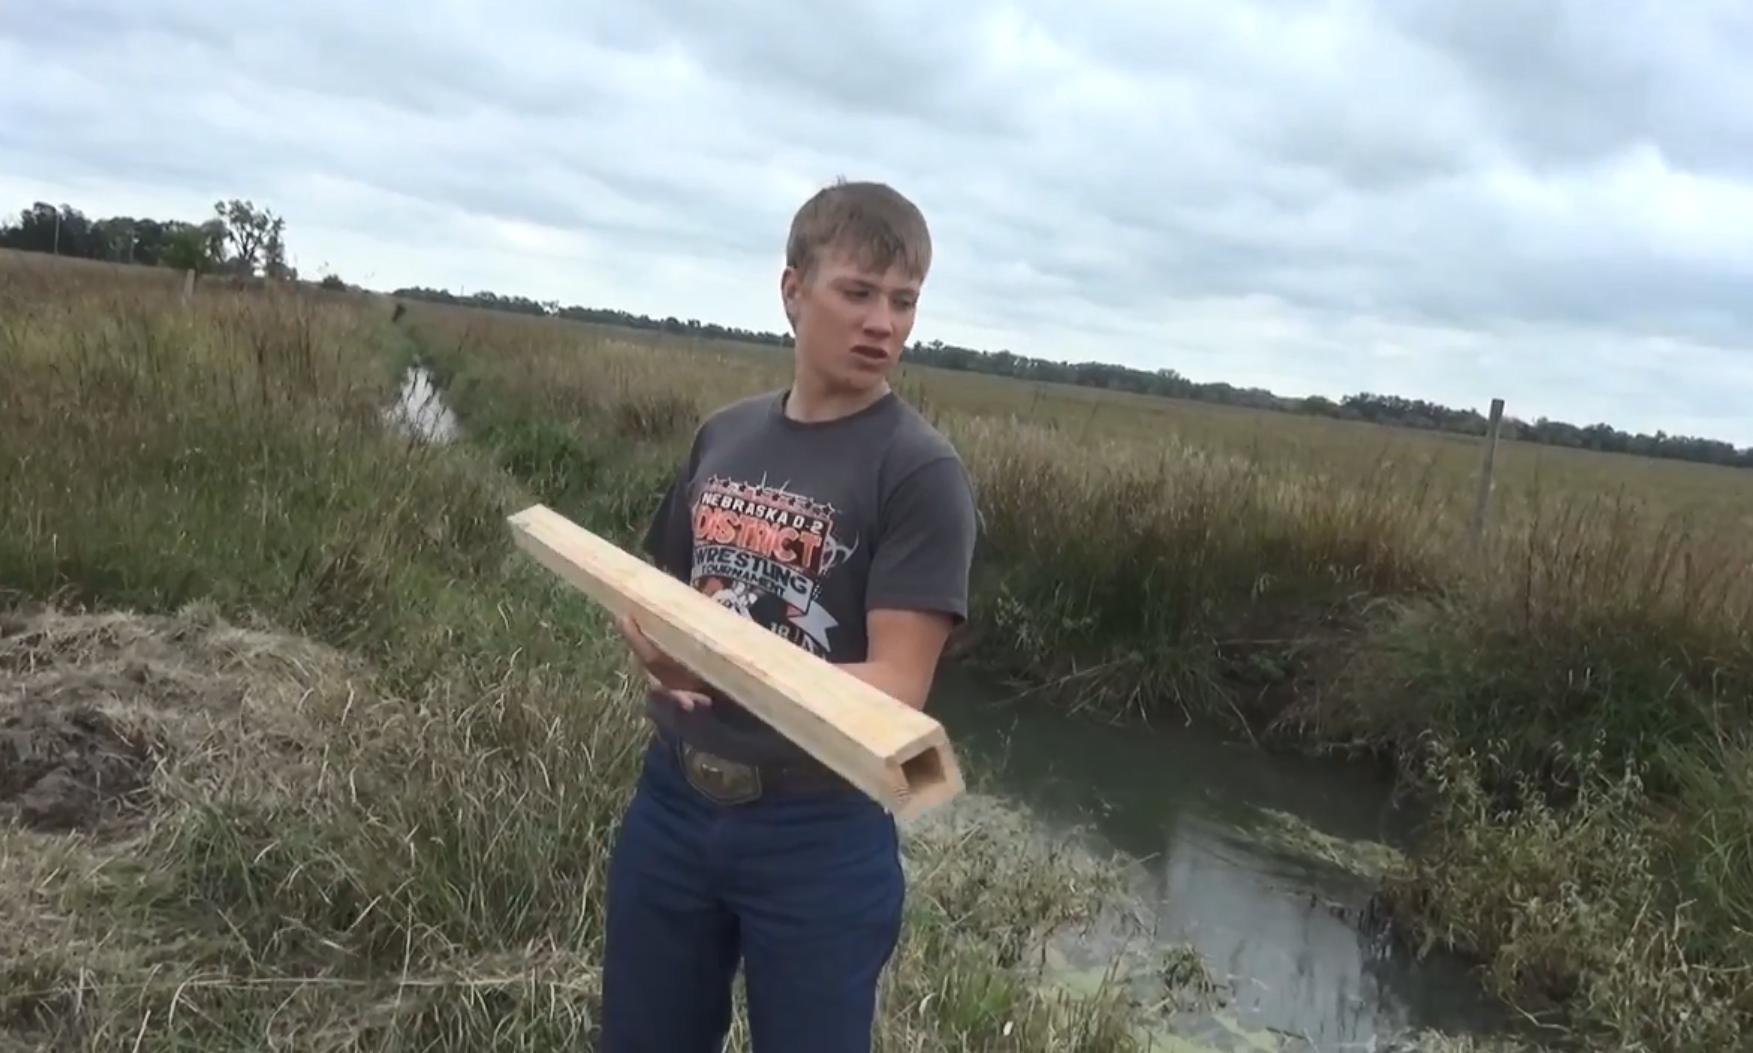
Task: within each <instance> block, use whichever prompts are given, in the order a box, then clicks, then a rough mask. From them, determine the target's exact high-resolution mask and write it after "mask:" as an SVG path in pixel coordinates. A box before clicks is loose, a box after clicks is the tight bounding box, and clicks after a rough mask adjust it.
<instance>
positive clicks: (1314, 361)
mask: <svg viewBox="0 0 1753 1053" xmlns="http://www.w3.org/2000/svg"><path fill="white" fill-rule="evenodd" d="M1748 55H1753V4H1748V3H1745V2H1743V0H1668V2H1667V3H1664V4H1661V5H1658V4H1657V3H1656V2H1654V0H1615V2H1614V3H1612V4H1606V3H1595V4H1592V5H1584V4H1583V3H1581V2H1580V0H1577V2H1572V0H1182V2H1178V3H1173V4H1169V3H1159V2H1146V0H1079V2H1078V3H1075V4H1067V3H1063V2H1061V0H1018V2H1014V3H988V2H985V0H961V2H959V3H947V2H944V0H929V2H928V0H881V2H877V0H834V2H833V3H826V2H824V3H820V4H813V3H803V2H801V0H588V2H583V3H562V2H560V0H495V2H493V3H485V2H480V0H474V2H463V0H427V2H424V3H414V2H412V0H374V2H373V3H369V4H352V3H349V4H345V5H344V4H343V3H341V2H340V0H302V2H301V3H297V4H286V3H283V2H272V3H270V2H268V0H231V2H229V3H225V4H216V3H210V2H207V0H53V2H51V3H40V4H29V3H25V2H24V0H0V69H4V70H6V71H7V72H6V76H5V77H3V78H0V209H4V210H7V211H14V210H17V209H21V208H24V207H26V206H28V205H30V204H31V203H32V202H34V201H38V200H43V201H49V202H51V203H55V204H60V203H68V204H72V205H74V206H76V207H78V208H81V209H82V210H84V211H85V212H86V213H87V214H90V215H94V216H101V215H112V214H132V215H152V216H155V217H159V218H173V217H175V218H187V219H202V218H206V217H207V216H209V215H211V212H212V206H213V203H214V201H215V200H217V199H219V198H221V197H225V198H230V197H242V198H246V199H249V200H252V201H254V202H256V203H257V204H258V205H261V206H264V207H267V208H269V209H271V210H272V211H274V212H275V213H277V214H279V215H280V216H282V217H284V218H285V219H286V222H287V238H288V242H289V247H290V257H291V262H292V263H293V264H294V265H295V266H297V267H298V268H299V270H300V272H301V273H302V274H304V275H306V276H315V275H318V274H322V273H330V272H332V273H337V274H339V275H340V276H341V277H343V278H344V279H346V280H348V281H350V282H354V283H360V284H364V285H367V286H370V287H372V288H379V289H390V288H395V287H400V286H407V285H423V286H429V287H437V288H447V289H450V290H452V291H459V292H463V291H467V292H473V291H482V290H492V291H495V292H500V293H505V294H521V295H526V296H530V297H533V298H536V299H539V300H548V299H553V300H558V301H560V302H562V303H565V304H580V305H584V306H592V307H615V308H621V309H625V310H630V311H634V312H639V313H644V314H652V315H658V316H664V315H675V316H678V317H683V318H687V317H695V318H700V319H702V320H710V321H714V322H720V323H724V324H728V325H737V326H745V327H750V328H757V329H767V330H774V331H778V330H781V329H783V328H784V324H785V323H784V318H783V315H782V313H781V311H780V304H779V295H778V274H779V270H780V268H781V266H782V263H783V250H784V241H785V234H786V229H787V226H788V224H789V222H790V219H791V215H792V213H793V212H794V211H795V210H796V208H797V206H798V205H800V204H801V203H802V202H803V200H804V199H805V198H807V197H808V196H809V195H810V194H811V193H812V192H814V191H815V190H816V189H817V188H819V187H820V186H823V185H825V184H827V183H829V182H831V181H833V180H834V179H835V178H836V177H841V176H844V177H847V178H853V179H858V178H871V179H881V180H886V181H888V182H891V183H892V184H894V185H895V186H896V187H897V188H899V189H900V190H901V191H902V192H903V193H905V194H907V195H908V196H909V197H911V198H912V199H913V200H914V201H916V202H917V203H918V204H919V205H920V207H921V208H922V209H923V210H924V212H925V214H926V216H927V219H928V220H929V222H930V224H931V229H932V236H933V242H934V263H933V267H932V272H931V275H930V277H929V279H928V281H927V283H926V287H925V295H924V297H923V299H922V301H921V305H920V319H919V323H918V327H917V328H916V329H915V332H914V335H915V337H916V338H917V339H921V340H934V339H936V340H944V341H946V342H950V343H956V344H962V345H965V346H971V347H981V348H986V349H989V350H998V349H1001V348H1008V349H1010V350H1013V351H1016V352H1018V353H1022V354H1028V355H1036V356H1040V357H1044V358H1051V359H1068V360H1073V361H1079V360H1089V359H1096V360H1102V361H1110V362H1121V363H1125V364H1128V365H1133V366H1137V367H1141V368H1146V369H1156V368H1164V367H1166V368H1171V369H1175V370H1177V371H1179V372H1181V373H1182V374H1184V375H1186V376H1188V377H1190V378H1192V379H1195V380H1200V381H1228V382H1230V383H1233V384H1238V385H1243V386H1259V387H1265V388H1269V389H1271V390H1273V391H1276V392H1278V393H1279V394H1283V395H1309V394H1321V395H1326V396H1329V397H1338V396H1341V395H1344V394H1347V393H1350V392H1355V391H1360V390H1368V391H1375V392H1380V393H1391V394H1398V395H1404V396H1408V397H1414V398H1427V399H1432V400H1435V401H1438V402H1442V403H1445V404H1447V405H1451V406H1456V407H1465V406H1472V407H1477V408H1481V409H1483V408H1484V407H1485V406H1486V405H1487V404H1488V403H1489V401H1490V400H1491V398H1492V397H1494V396H1501V397H1503V398H1504V399H1505V400H1506V403H1507V411H1508V412H1509V413H1511V414H1513V415H1515V416H1519V417H1522V418H1524V419H1529V420H1532V419H1534V418H1536V417H1540V416H1548V417H1555V418H1560V419H1566V420H1570V421H1572V422H1574V423H1579V424H1583V423H1590V422H1594V421H1602V420H1604V421H1606V422H1608V423H1611V424H1613V425H1615V426H1617V427H1621V428H1625V429H1628V430H1634V431H1655V430H1657V429H1662V430H1665V431H1667V432H1669V433H1686V434H1695V435H1706V436H1709V437H1713V438H1720V439H1726V440H1729V441H1731V442H1735V443H1737V444H1738V445H1753V412H1748V411H1747V407H1749V406H1753V106H1749V105H1748V104H1747V100H1749V99H1753V61H1747V56H1748Z"/></svg>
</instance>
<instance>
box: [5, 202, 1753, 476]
mask: <svg viewBox="0 0 1753 1053" xmlns="http://www.w3.org/2000/svg"><path fill="white" fill-rule="evenodd" d="M0 248H7V249H15V250H20V251H24V252H42V253H54V254H58V255H62V256H75V257H81V258H84V259H93V260H108V261H112V262H116V263H133V264H140V265H145V266H166V267H174V268H176V269H178V270H193V271H195V272H197V273H199V274H213V273H217V274H236V275H251V276H258V275H259V276H263V277H268V278H284V279H294V278H296V277H297V276H298V275H297V272H296V271H295V270H294V269H293V268H292V267H291V266H289V265H288V264H287V263H286V223H285V221H284V220H283V219H282V218H280V217H279V216H276V215H275V214H273V213H272V212H270V211H268V210H267V209H265V208H260V207H258V206H256V205H255V204H254V203H252V202H249V201H245V200H238V199H232V200H227V201H219V202H216V203H215V204H214V206H213V215H211V216H208V217H205V218H203V219H201V220H195V221H189V220H175V219H170V220H161V219H151V218H136V217H133V216H111V217H106V218H101V219H93V218H91V217H88V216H87V215H85V214H84V213H83V212H81V211H79V210H78V209H76V208H73V207H71V206H69V205H61V206H59V207H57V206H54V205H49V204H45V203H42V202H38V203H36V204H34V205H32V206H31V207H30V208H27V209H24V210H22V211H21V212H19V213H18V214H17V216H16V218H14V219H11V220H8V221H5V222H3V223H0ZM322 284H324V285H326V286H331V287H337V288H339V287H344V285H343V283H342V282H341V280H340V279H339V278H338V277H336V276H334V275H329V276H326V277H325V278H324V279H323V282H322ZM393 295H395V296H397V297H400V298H403V299H409V300H426V301H430V302H436V303H447V304H455V305H459V306H469V307H478V308H484V309H487V310H495V311H508V312H512V313H516V314H527V315H540V316H544V317H558V318H565V319H570V320H573V321H580V322H590V323H594V324H598V325H610V326H618V327H622V328H626V329H636V330H644V331H647V332H659V333H670V334H674V335H677V336H686V337H691V338H694V339H700V340H724V341H729V342H734V343H739V344H750V345H756V346H766V347H773V348H786V347H790V346H791V335H790V334H789V333H777V332H769V331H765V330H753V329H739V328H735V327H732V326H724V325H719V324H717V323H714V322H702V321H699V320H698V319H693V318H690V319H686V320H683V319H679V318H675V317H667V318H652V317H648V316H646V315H642V314H633V313H631V312H628V311H620V310H615V309H613V308H602V307H579V306H570V307H563V306H561V305H560V304H559V303H557V302H555V301H551V300H549V301H537V300H533V299H530V298H529V297H526V296H506V295H503V294H500V293H492V292H480V293H472V294H468V295H459V294H455V293H451V292H448V291H446V290H442V289H427V288H420V287H413V288H405V289H397V290H395V292H394V293H393ZM907 353H908V355H909V357H910V358H911V360H912V361H915V362H918V363H921V364H923V365H929V366H935V367H938V368H941V369H955V370H961V371H964V372H969V373H984V374H987V375H991V376H1002V377H1012V378H1015V379H1018V380H1025V381H1033V382H1037V383H1049V384H1069V385H1074V386H1078V387H1086V388H1095V389H1101V390H1105V391H1125V392H1132V393H1134V394H1138V395H1150V396H1157V397H1161V398H1176V399H1191V400H1196V401H1200V402H1210V403H1215V404H1218V405H1224V406H1240V407H1246V408H1249V409H1260V410H1271V411H1273V412H1278V413H1300V414H1303V415H1306V416H1315V417H1330V418H1333V419H1335V420H1353V421H1367V422H1370V423H1374V424H1386V425H1393V426H1395V427H1401V428H1415V429H1419V430H1424V431H1438V432H1450V433H1454V434H1458V435H1484V434H1485V432H1486V428H1487V421H1486V418H1485V415H1484V414H1483V413H1481V412H1479V411H1478V410H1476V409H1453V408H1451V407H1448V406H1444V405H1440V404H1438V403H1435V402H1429V401H1426V400H1424V399H1408V398H1402V397H1400V396H1398V395H1382V394H1377V393H1375V392H1368V391H1365V392H1359V393H1357V394H1354V395H1347V396H1345V397H1344V398H1341V399H1338V400H1337V401H1335V400H1333V399H1328V398H1323V397H1321V396H1319V395H1312V396H1307V397H1301V398H1298V397H1289V396H1283V395H1277V394H1274V393H1273V392H1271V391H1267V390H1266V389H1264V388H1241V387H1236V386H1235V385H1233V384H1225V383H1222V382H1216V383H1209V382H1200V381H1194V380H1190V379H1188V378H1187V377H1184V376H1182V375H1181V374H1180V373H1179V372H1177V371H1175V370H1173V369H1156V370H1144V369H1135V368H1133V367H1131V366H1123V365H1117V364H1115V363H1111V362H1058V361H1053V360H1050V359H1044V358H1037V357H1034V356H1030V355H1021V354H1017V353H1016V352H1014V351H1008V350H1003V351H984V350H980V349H976V348H969V347H959V346H957V345H954V344H946V343H944V342H943V341H941V340H933V341H930V342H922V343H915V344H914V345H913V346H912V347H911V348H909V349H908V352H907ZM1503 434H1504V437H1505V438H1510V439H1518V440H1520V441H1522V442H1532V443H1540V444H1543V445H1547V446H1561V447H1568V448H1571V449H1581V450H1597V451H1600V452H1603V453H1625V454H1636V455H1640V456H1644V457H1656V458H1665V459H1669V460H1676V461H1693V462H1697V463H1701V464H1718V465H1728V466H1733V467H1737V468H1753V447H1747V448H1740V449H1738V448H1736V447H1735V446H1734V445H1733V444H1731V443H1728V442H1724V441H1722V440H1719V439H1706V438H1701V437H1697V436H1691V435H1670V434H1668V433H1666V432H1662V431H1658V432H1656V433H1655V434H1653V435H1650V434H1644V433H1632V432H1626V431H1621V430H1619V429H1618V428H1615V427H1613V426H1611V425H1609V424H1599V423H1598V424H1589V425H1576V424H1571V423H1569V422H1567V421H1561V420H1552V419H1550V418H1547V417H1540V418H1538V419H1536V420H1533V421H1527V420H1523V419H1521V418H1519V417H1515V416H1510V415H1506V416H1505V417H1504V426H1503Z"/></svg>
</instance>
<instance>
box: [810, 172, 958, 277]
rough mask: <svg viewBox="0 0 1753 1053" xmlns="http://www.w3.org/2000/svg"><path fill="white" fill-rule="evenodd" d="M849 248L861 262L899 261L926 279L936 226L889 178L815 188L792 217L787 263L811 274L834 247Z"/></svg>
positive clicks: (878, 266) (876, 266) (874, 266)
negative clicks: (884, 181)
mask: <svg viewBox="0 0 1753 1053" xmlns="http://www.w3.org/2000/svg"><path fill="white" fill-rule="evenodd" d="M836 248H837V249H841V250H843V251H845V252H847V253H849V254H850V255H851V256H852V258H853V260H854V261H856V262H857V264H858V265H859V266H860V267H865V268H868V269H870V270H873V271H887V270H888V269H889V268H891V267H894V266H899V267H900V268H901V270H902V271H904V272H905V273H906V274H907V275H908V276H909V277H911V278H913V279H915V280H917V281H924V280H925V275H926V273H927V272H928V271H930V270H931V231H930V229H928V228H927V226H926V224H925V215H924V214H923V213H922V212H920V211H919V206H917V205H915V204H914V203H913V202H911V201H909V200H908V199H907V198H906V197H905V196H903V195H902V194H901V193H900V192H899V191H897V190H896V189H895V188H893V187H891V186H889V185H888V184H886V183H873V182H858V183H849V182H847V181H846V180H844V179H838V180H835V181H834V184H833V185H832V186H828V187H824V188H822V189H821V190H818V191H816V193H815V194H814V195H812V196H811V197H810V199H809V200H808V201H805V202H804V203H803V206H802V207H801V208H799V209H798V210H797V215H795V216H793V217H792V220H791V234H790V236H789V237H787V238H786V241H785V263H786V266H788V267H796V268H797V269H798V270H799V271H800V272H801V273H802V274H804V275H805V276H806V277H807V276H809V275H810V273H811V272H812V271H813V270H814V268H815V266H816V264H817V263H819V262H821V258H822V254H823V252H824V251H826V250H829V249H836Z"/></svg>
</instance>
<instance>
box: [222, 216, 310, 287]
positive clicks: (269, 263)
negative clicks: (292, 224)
mask: <svg viewBox="0 0 1753 1053" xmlns="http://www.w3.org/2000/svg"><path fill="white" fill-rule="evenodd" d="M213 212H214V214H215V215H216V217H217V218H218V220H219V222H220V223H222V224H223V225H224V228H225V247H226V248H227V249H228V250H229V252H228V253H227V254H226V255H225V257H224V259H223V262H222V267H223V269H224V270H225V271H226V272H227V273H230V274H243V275H250V276H252V277H253V276H255V275H264V276H266V277H269V278H276V279H284V278H290V277H292V275H291V274H290V268H289V267H287V265H286V238H285V235H286V221H285V220H284V219H282V218H280V217H279V216H276V215H274V214H273V213H272V212H269V211H268V210H267V209H265V208H257V207H256V205H255V204H254V203H253V202H249V201H243V200H240V199H237V198H233V199H231V200H229V201H218V202H215V203H214V205H213Z"/></svg>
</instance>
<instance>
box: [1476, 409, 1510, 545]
mask: <svg viewBox="0 0 1753 1053" xmlns="http://www.w3.org/2000/svg"><path fill="white" fill-rule="evenodd" d="M1502 431H1503V399H1492V400H1491V418H1490V420H1488V421H1487V422H1486V425H1485V458H1484V460H1482V461H1481V462H1480V464H1479V490H1478V492H1476V493H1475V494H1474V495H1473V521H1472V523H1470V524H1469V528H1470V532H1471V534H1472V535H1473V545H1474V547H1475V548H1477V547H1478V546H1479V545H1480V544H1481V543H1482V542H1484V540H1485V518H1486V513H1487V512H1488V511H1490V509H1491V473H1492V469H1493V468H1494V467H1495V465H1496V462H1497V438H1498V435H1499V434H1500V433H1501V432H1502Z"/></svg>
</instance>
